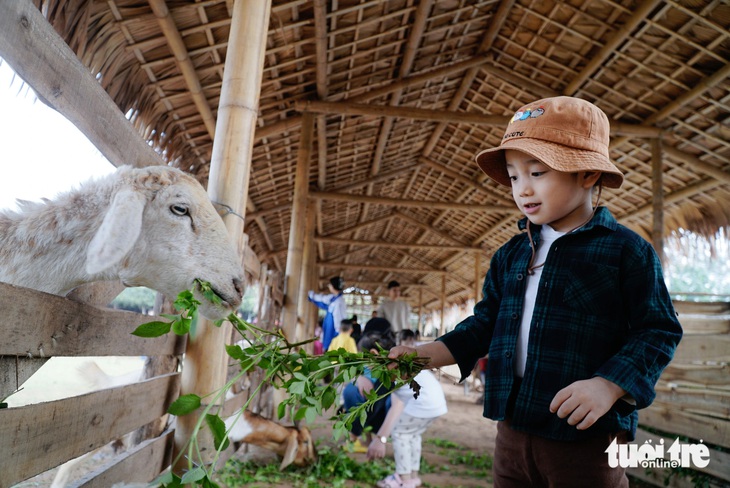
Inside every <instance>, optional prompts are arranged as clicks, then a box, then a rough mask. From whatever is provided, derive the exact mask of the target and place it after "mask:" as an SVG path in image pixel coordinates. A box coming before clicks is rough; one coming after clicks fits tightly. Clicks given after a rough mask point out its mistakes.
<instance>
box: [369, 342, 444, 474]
mask: <svg viewBox="0 0 730 488" xmlns="http://www.w3.org/2000/svg"><path fill="white" fill-rule="evenodd" d="M398 336H399V340H400V344H401V345H402V346H409V347H413V346H415V344H416V336H415V334H414V333H413V331H412V330H410V329H403V330H402V331H400V333H399V334H398ZM414 379H415V380H416V382H417V383H418V384H419V385H420V386H421V390H420V392H419V394H418V398H413V393H414V392H413V390H412V389H411V387H410V386H408V385H404V386H402V387H400V388H399V389H397V390H395V391H394V392H393V393H392V394H391V395H390V399H391V400H390V408H389V409H388V413H387V414H386V416H385V420H384V421H383V425H381V426H380V428H379V429H378V431H377V435H375V436H373V438H372V441H371V442H370V446H369V447H368V459H378V458H382V457H384V456H385V446H386V444H387V442H388V436H391V435H392V439H393V455H394V457H395V473H394V474H391V475H390V476H388V477H386V478H385V479H383V480H381V481H379V482H378V483H377V486H379V487H380V488H398V487H402V488H415V487H417V486H421V484H422V483H421V478H419V477H418V473H419V471H420V467H421V446H422V435H423V433H424V432H425V431H426V429H427V428H428V426H429V425H431V423H432V422H433V421H434V420H436V419H437V418H438V417H440V416H441V415H444V414H445V413H446V411H447V408H446V397H445V396H444V390H443V388H441V384H440V383H439V381H438V379H436V377H435V376H434V375H433V373H431V372H430V371H426V370H423V371H421V372H420V373H418V374H417V375H416V377H415V378H414Z"/></svg>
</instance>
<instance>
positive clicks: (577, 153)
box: [476, 137, 624, 188]
mask: <svg viewBox="0 0 730 488" xmlns="http://www.w3.org/2000/svg"><path fill="white" fill-rule="evenodd" d="M505 149H514V150H516V151H520V152H523V153H525V154H528V155H530V156H532V157H533V158H535V159H537V160H538V161H540V162H542V163H543V164H545V165H546V166H548V167H549V168H551V169H554V170H555V171H562V172H564V173H577V172H579V171H600V172H601V173H603V177H602V178H601V183H602V184H603V186H606V187H608V188H620V187H621V184H622V183H623V181H624V175H623V173H621V170H619V169H618V168H617V167H616V165H615V164H613V163H612V162H611V161H610V160H609V159H608V158H607V157H606V156H604V155H603V154H601V153H598V152H595V151H588V150H584V149H575V148H572V147H568V146H563V145H562V144H556V143H554V142H548V141H543V140H540V139H529V138H526V137H523V138H519V139H511V140H508V141H505V142H504V143H503V144H502V145H501V146H499V147H495V148H492V149H485V150H484V151H481V152H480V153H479V154H477V156H476V162H477V164H478V165H479V167H480V168H481V170H482V171H484V172H485V173H486V174H487V176H489V177H490V178H492V179H493V180H494V181H496V182H497V183H500V184H502V185H505V186H512V183H511V181H510V178H509V174H508V173H507V163H506V161H505V158H504V151H505Z"/></svg>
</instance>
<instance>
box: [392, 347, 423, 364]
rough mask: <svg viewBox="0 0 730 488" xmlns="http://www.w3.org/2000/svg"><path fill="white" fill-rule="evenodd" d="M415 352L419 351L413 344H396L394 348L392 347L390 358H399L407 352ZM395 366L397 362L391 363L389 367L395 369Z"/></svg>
mask: <svg viewBox="0 0 730 488" xmlns="http://www.w3.org/2000/svg"><path fill="white" fill-rule="evenodd" d="M413 352H417V351H416V348H415V347H411V346H395V347H394V348H392V349H391V350H390V351H389V352H388V357H389V358H390V359H396V358H399V357H401V356H405V355H406V354H410V353H413ZM395 367H396V364H395V363H390V364H389V365H388V368H389V369H393V368H395Z"/></svg>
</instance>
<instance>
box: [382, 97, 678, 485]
mask: <svg viewBox="0 0 730 488" xmlns="http://www.w3.org/2000/svg"><path fill="white" fill-rule="evenodd" d="M608 145H609V122H608V118H607V117H606V114H604V113H603V112H602V111H601V110H600V109H599V108H598V107H596V106H595V105H593V104H591V103H590V102H587V101H584V100H580V99H578V98H572V97H555V98H547V99H543V100H539V101H537V102H535V103H531V104H528V105H526V106H524V107H522V108H521V109H520V110H518V111H517V112H516V113H515V115H514V117H513V118H512V120H511V121H510V123H509V125H508V126H507V130H506V131H505V134H504V137H503V138H502V143H501V145H500V146H499V147H497V148H492V149H488V150H485V151H482V152H481V153H479V154H478V155H477V157H476V160H477V164H478V165H479V167H480V168H481V169H482V170H483V171H484V172H485V173H486V174H487V175H488V176H489V177H490V178H492V179H493V180H494V181H496V182H497V183H498V184H501V185H505V186H508V187H511V189H512V197H513V198H514V200H515V203H516V204H517V207H518V208H519V209H520V211H521V212H522V213H523V214H524V215H525V216H526V218H523V219H522V220H521V221H520V222H519V228H520V229H521V230H525V229H526V230H527V232H524V233H520V234H518V235H517V236H515V237H513V238H512V239H511V240H510V241H509V242H507V243H506V244H505V245H504V246H502V247H501V248H500V249H499V250H497V252H496V253H495V255H494V256H493V258H492V261H491V264H490V267H489V271H488V272H487V276H486V278H485V280H484V287H483V297H484V298H483V299H482V300H481V301H480V302H479V303H477V304H476V306H475V307H474V315H472V316H471V317H467V318H466V319H465V320H463V321H462V322H461V323H460V324H458V325H457V326H456V328H455V329H454V330H453V331H451V332H449V333H447V334H446V335H444V336H442V337H440V338H439V339H438V340H436V341H434V342H432V343H429V344H424V345H421V346H418V347H416V348H412V347H407V346H398V347H396V348H394V349H393V350H391V352H390V357H392V358H395V357H398V356H400V355H403V354H407V353H410V352H414V351H415V352H417V353H418V355H419V356H423V357H428V358H430V361H429V365H428V367H432V368H433V367H439V366H444V365H447V364H454V363H456V364H458V365H459V369H460V370H461V374H462V380H463V379H464V378H466V377H467V376H468V375H469V374H470V373H471V371H472V369H473V368H474V364H475V363H476V361H477V360H478V359H479V358H481V357H483V356H484V355H486V354H487V353H489V362H488V363H487V374H486V392H485V402H484V416H485V417H488V418H491V419H494V420H498V421H499V423H498V426H497V439H496V449H495V458H494V471H493V474H494V486H495V487H496V488H504V487H514V488H522V487H525V486H560V487H561V488H568V487H585V486H591V487H592V488H600V487H607V488H608V487H611V488H615V487H627V486H628V478H627V477H626V473H625V469H623V468H620V467H619V468H611V467H610V466H609V465H608V457H607V455H606V453H605V450H606V448H607V447H608V446H609V445H610V444H611V443H612V442H613V441H614V440H617V441H618V442H626V441H627V440H628V441H631V440H633V439H634V436H635V433H636V426H637V423H638V414H637V410H638V409H640V408H645V407H646V406H648V405H649V404H650V403H651V402H652V400H653V399H654V396H655V392H654V385H655V384H656V381H657V379H658V378H659V375H660V374H661V372H662V370H663V369H664V367H665V366H666V365H667V364H668V363H669V361H670V360H671V359H672V356H673V354H674V350H675V349H676V347H677V344H678V342H679V340H680V338H681V337H682V328H681V326H680V325H679V322H678V321H677V318H676V314H675V312H674V308H673V306H672V301H671V299H670V297H669V293H668V292H667V288H666V285H665V283H664V277H663V276H662V270H661V264H660V263H659V259H658V258H657V255H656V253H655V252H654V249H653V248H652V247H651V245H650V244H649V243H648V242H646V241H645V240H644V239H643V238H641V237H640V236H639V235H637V234H636V233H635V232H633V231H631V230H629V229H627V228H626V227H624V226H622V225H620V224H619V223H618V222H617V221H616V219H615V218H614V217H613V216H612V215H611V213H610V212H609V210H608V209H607V208H605V207H599V206H598V203H596V205H595V206H593V200H592V197H593V190H594V188H595V187H597V189H598V192H597V193H598V197H597V201H600V196H601V188H602V186H606V187H609V188H618V187H620V186H621V183H622V182H623V174H622V173H621V171H619V169H618V168H617V167H616V166H615V165H614V164H613V163H612V162H611V161H610V159H609V150H608Z"/></svg>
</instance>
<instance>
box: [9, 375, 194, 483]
mask: <svg viewBox="0 0 730 488" xmlns="http://www.w3.org/2000/svg"><path fill="white" fill-rule="evenodd" d="M179 384H180V380H179V375H178V374H170V375H166V376H160V377H157V378H153V379H151V380H147V381H144V382H142V383H135V384H132V385H126V386H123V387H118V388H111V389H107V390H102V391H98V392H94V393H89V394H87V395H81V396H78V397H74V398H67V399H64V400H59V401H55V402H47V403H39V404H37V405H29V406H26V407H17V408H8V409H3V410H0V439H2V442H0V487H7V486H10V485H12V484H13V483H17V482H19V481H23V480H26V479H28V478H29V477H31V476H34V475H36V474H38V473H42V472H44V471H46V470H48V469H50V468H52V467H54V466H58V465H59V464H61V463H63V462H65V461H68V460H69V459H72V458H75V457H77V456H80V455H81V454H84V453H86V452H89V451H91V450H92V449H95V448H97V447H99V446H103V445H104V444H106V443H108V442H110V441H112V440H114V439H116V438H118V437H121V436H123V435H124V434H127V433H128V432H131V431H132V430H134V429H136V428H137V427H140V426H142V425H144V424H146V423H148V422H151V421H153V420H155V419H157V418H159V417H161V416H162V415H164V414H165V412H166V411H167V408H168V407H169V405H170V403H172V401H173V400H174V399H175V398H176V397H177V394H178V391H179Z"/></svg>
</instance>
